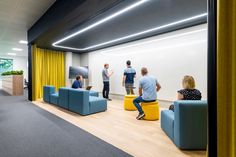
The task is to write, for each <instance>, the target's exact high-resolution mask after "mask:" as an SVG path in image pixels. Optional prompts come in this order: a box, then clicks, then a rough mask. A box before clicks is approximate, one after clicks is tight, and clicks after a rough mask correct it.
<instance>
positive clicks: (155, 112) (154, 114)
mask: <svg viewBox="0 0 236 157" xmlns="http://www.w3.org/2000/svg"><path fill="white" fill-rule="evenodd" d="M141 106H142V109H143V112H144V114H145V117H144V119H145V120H158V119H159V105H158V102H157V101H154V102H142V103H141Z"/></svg>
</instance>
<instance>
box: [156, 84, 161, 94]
mask: <svg viewBox="0 0 236 157" xmlns="http://www.w3.org/2000/svg"><path fill="white" fill-rule="evenodd" d="M156 86H157V92H158V91H159V90H160V89H161V85H160V83H158V82H157V84H156Z"/></svg>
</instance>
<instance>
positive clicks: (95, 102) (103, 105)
mask: <svg viewBox="0 0 236 157" xmlns="http://www.w3.org/2000/svg"><path fill="white" fill-rule="evenodd" d="M105 110H107V100H106V99H104V98H100V97H95V96H89V112H90V113H96V112H102V111H105Z"/></svg>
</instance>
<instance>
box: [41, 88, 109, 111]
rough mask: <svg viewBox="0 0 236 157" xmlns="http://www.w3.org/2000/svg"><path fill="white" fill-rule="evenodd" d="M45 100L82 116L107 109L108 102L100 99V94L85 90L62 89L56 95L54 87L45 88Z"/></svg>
mask: <svg viewBox="0 0 236 157" xmlns="http://www.w3.org/2000/svg"><path fill="white" fill-rule="evenodd" d="M43 100H44V101H45V102H48V103H50V104H54V105H57V106H59V107H61V108H64V109H67V110H70V111H72V112H76V113H79V114H81V115H89V114H92V113H97V112H102V111H105V110H106V109H107V100H106V99H104V98H100V97H98V92H96V91H88V90H84V89H72V88H67V87H61V88H59V90H58V93H56V91H55V87H54V86H44V87H43Z"/></svg>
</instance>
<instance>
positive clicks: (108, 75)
mask: <svg viewBox="0 0 236 157" xmlns="http://www.w3.org/2000/svg"><path fill="white" fill-rule="evenodd" d="M113 73H114V72H113V71H112V72H111V73H110V74H109V73H108V71H107V72H106V75H107V77H111V75H112V74H113Z"/></svg>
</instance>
